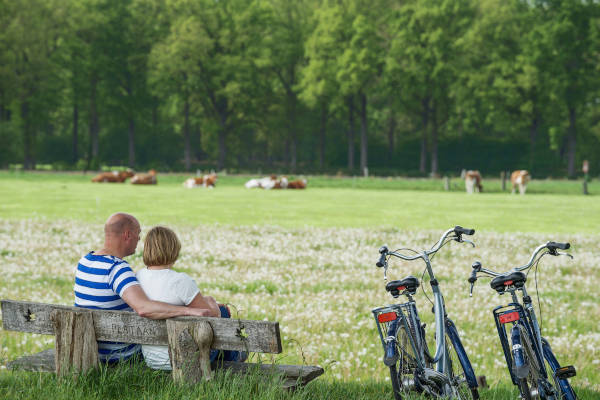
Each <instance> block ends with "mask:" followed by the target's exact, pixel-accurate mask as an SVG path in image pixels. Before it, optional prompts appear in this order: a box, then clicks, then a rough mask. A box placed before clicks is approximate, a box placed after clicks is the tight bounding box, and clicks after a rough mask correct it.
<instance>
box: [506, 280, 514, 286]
mask: <svg viewBox="0 0 600 400" xmlns="http://www.w3.org/2000/svg"><path fill="white" fill-rule="evenodd" d="M512 284H513V281H506V282H504V286H510V285H512Z"/></svg>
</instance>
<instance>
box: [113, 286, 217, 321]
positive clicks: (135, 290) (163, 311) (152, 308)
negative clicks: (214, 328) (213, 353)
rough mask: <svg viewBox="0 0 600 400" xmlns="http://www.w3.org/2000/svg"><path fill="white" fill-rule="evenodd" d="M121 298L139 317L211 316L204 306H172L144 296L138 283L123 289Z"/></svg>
mask: <svg viewBox="0 0 600 400" xmlns="http://www.w3.org/2000/svg"><path fill="white" fill-rule="evenodd" d="M121 298H122V299H123V300H124V301H125V303H127V304H128V305H129V306H130V307H131V308H133V310H134V311H135V312H136V313H138V315H139V316H140V317H146V318H151V319H165V318H171V317H178V316H182V315H188V316H196V317H210V316H212V315H211V314H212V312H211V310H209V309H207V308H206V307H203V308H194V307H183V306H174V305H171V304H167V303H163V302H162V301H154V300H150V299H149V298H148V296H146V293H144V291H143V290H142V288H141V287H140V285H133V286H130V287H128V288H127V289H125V291H124V292H123V294H122V295H121ZM192 302H193V301H192ZM217 308H218V307H217ZM219 315H220V314H219Z"/></svg>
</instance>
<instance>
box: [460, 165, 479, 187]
mask: <svg viewBox="0 0 600 400" xmlns="http://www.w3.org/2000/svg"><path fill="white" fill-rule="evenodd" d="M460 177H461V178H463V179H464V180H465V188H466V189H467V193H473V192H474V190H475V189H476V190H477V191H478V192H483V186H482V185H481V174H480V173H479V171H471V170H469V171H466V170H464V169H463V171H462V173H461V174H460Z"/></svg>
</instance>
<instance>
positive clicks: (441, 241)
mask: <svg viewBox="0 0 600 400" xmlns="http://www.w3.org/2000/svg"><path fill="white" fill-rule="evenodd" d="M451 233H454V234H455V235H456V236H455V237H454V238H452V239H453V240H456V241H457V242H467V243H470V244H471V245H473V247H474V246H475V244H473V242H470V241H468V240H464V239H462V237H461V235H473V234H474V233H475V229H468V228H463V227H462V226H458V225H457V226H455V227H454V228H450V229H448V230H447V231H446V232H444V233H443V234H442V236H440V239H439V240H438V241H437V242H436V244H435V245H433V247H432V248H431V249H430V250H424V251H423V253H419V254H416V255H414V256H408V255H405V254H402V253H399V252H396V251H389V250H388V248H387V247H386V246H382V247H381V248H380V249H379V253H380V254H381V256H380V257H379V261H378V262H377V263H376V265H377V266H378V267H383V266H385V265H386V264H387V262H386V257H387V256H394V257H398V258H401V259H403V260H406V261H412V260H416V259H418V258H423V257H424V256H425V255H427V256H430V255H431V254H434V253H436V252H437V251H438V250H439V249H440V248H441V247H442V245H443V244H444V241H445V240H446V238H447V237H448V235H450V234H451Z"/></svg>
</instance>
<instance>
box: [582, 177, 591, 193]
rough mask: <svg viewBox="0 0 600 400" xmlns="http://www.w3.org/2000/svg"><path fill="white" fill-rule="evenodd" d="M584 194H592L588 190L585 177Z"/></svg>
mask: <svg viewBox="0 0 600 400" xmlns="http://www.w3.org/2000/svg"><path fill="white" fill-rule="evenodd" d="M583 194H585V195H588V194H590V193H589V192H588V184H587V179H585V178H584V179H583Z"/></svg>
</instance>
